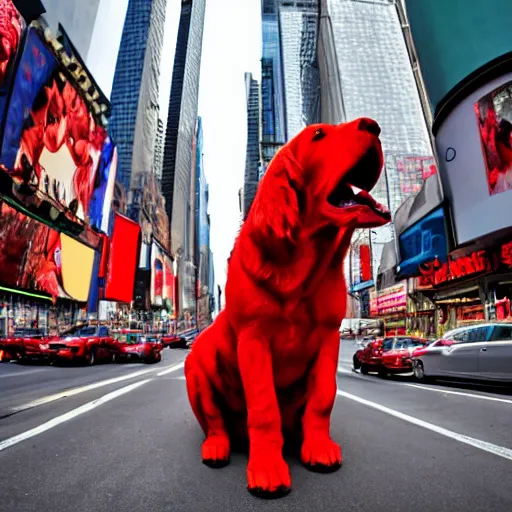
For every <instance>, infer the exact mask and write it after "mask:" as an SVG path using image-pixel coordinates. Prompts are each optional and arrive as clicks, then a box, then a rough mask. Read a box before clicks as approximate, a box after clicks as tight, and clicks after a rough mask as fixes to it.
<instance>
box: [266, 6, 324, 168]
mask: <svg viewBox="0 0 512 512" xmlns="http://www.w3.org/2000/svg"><path fill="white" fill-rule="evenodd" d="M318 17H319V4H318V0H263V1H262V59H261V141H260V142H261V145H260V150H261V167H260V175H262V174H263V173H264V172H265V169H266V167H267V165H268V163H269V162H270V160H271V159H272V158H273V156H274V155H275V153H276V151H277V150H278V149H279V148H280V147H281V146H282V145H283V144H284V143H285V142H287V141H288V140H289V139H291V138H292V137H294V136H295V135H296V134H297V133H298V132H300V131H301V130H302V128H304V127H305V126H307V125H308V124H311V123H314V122H317V121H318V119H319V109H320V79H319V73H318V65H317V39H318V26H319V24H318Z"/></svg>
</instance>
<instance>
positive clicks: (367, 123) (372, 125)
mask: <svg viewBox="0 0 512 512" xmlns="http://www.w3.org/2000/svg"><path fill="white" fill-rule="evenodd" d="M357 128H358V130H362V131H366V132H369V133H371V134H372V135H375V136H376V137H378V136H379V135H380V126H379V125H378V124H377V123H376V122H375V121H374V120H373V119H368V118H367V117H363V118H362V119H360V121H359V124H358V125H357Z"/></svg>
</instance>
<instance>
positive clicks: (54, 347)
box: [50, 325, 116, 365]
mask: <svg viewBox="0 0 512 512" xmlns="http://www.w3.org/2000/svg"><path fill="white" fill-rule="evenodd" d="M50 351H51V352H52V354H53V356H54V358H55V359H56V360H57V361H59V360H60V361H62V360H66V361H72V362H75V361H81V362H84V363H85V364H87V365H93V364H95V363H96V362H97V361H101V360H103V361H110V362H113V361H114V359H115V353H116V344H115V342H114V338H112V336H111V335H110V332H109V330H108V328H107V327H105V326H102V325H100V326H96V325H92V326H84V327H74V328H73V329H71V330H70V331H68V332H67V333H66V334H65V335H64V336H63V337H62V338H61V339H60V340H59V341H55V342H51V343H50Z"/></svg>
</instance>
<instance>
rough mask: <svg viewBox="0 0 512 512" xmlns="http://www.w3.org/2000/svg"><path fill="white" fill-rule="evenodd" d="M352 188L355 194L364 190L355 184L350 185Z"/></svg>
mask: <svg viewBox="0 0 512 512" xmlns="http://www.w3.org/2000/svg"><path fill="white" fill-rule="evenodd" d="M349 186H350V188H351V189H352V192H354V195H355V196H357V194H359V193H360V192H362V191H363V189H361V188H358V187H356V186H355V185H349Z"/></svg>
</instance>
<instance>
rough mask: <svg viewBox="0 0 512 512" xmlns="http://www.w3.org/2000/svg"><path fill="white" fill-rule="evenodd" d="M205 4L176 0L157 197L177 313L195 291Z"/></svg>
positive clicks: (187, 307) (187, 306) (197, 0)
mask: <svg viewBox="0 0 512 512" xmlns="http://www.w3.org/2000/svg"><path fill="white" fill-rule="evenodd" d="M205 3H206V2H205V0H182V3H181V16H180V23H179V27H178V38H177V41H176V52H175V54H174V68H173V75H172V83H171V95H170V99H169V116H168V120H167V131H166V137H165V147H164V163H163V173H162V193H163V195H164V197H165V204H166V210H167V213H168V215H169V219H170V222H171V251H172V253H173V254H174V255H175V256H177V261H178V279H179V281H180V282H181V283H182V284H183V286H181V291H182V296H181V298H182V304H181V306H182V308H180V311H181V310H182V309H185V310H189V311H191V310H193V309H194V303H195V290H194V286H193V283H194V282H195V281H194V272H195V265H194V262H195V255H194V246H195V244H194V243H193V241H194V231H195V222H194V217H195V206H194V202H195V188H196V179H195V177H196V173H195V159H196V155H195V150H194V147H195V144H196V124H197V109H198V98H199V74H200V69H201V53H202V43H203V28H204V15H205Z"/></svg>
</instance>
